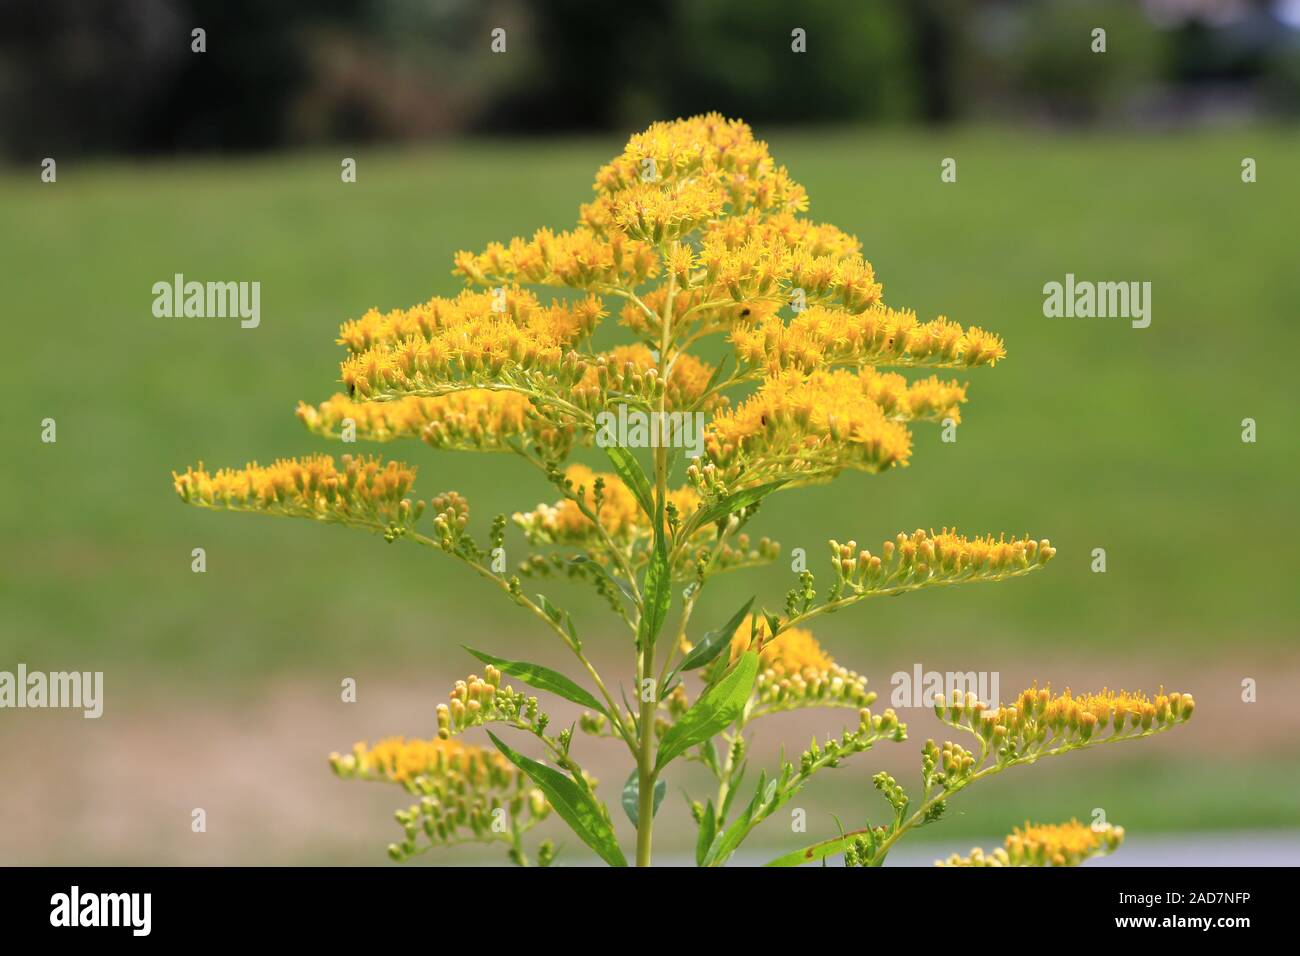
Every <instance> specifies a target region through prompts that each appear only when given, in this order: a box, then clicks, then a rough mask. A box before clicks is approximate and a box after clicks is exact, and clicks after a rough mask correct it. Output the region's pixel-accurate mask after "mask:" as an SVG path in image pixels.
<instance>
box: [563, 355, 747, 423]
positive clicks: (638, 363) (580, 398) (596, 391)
mask: <svg viewBox="0 0 1300 956" xmlns="http://www.w3.org/2000/svg"><path fill="white" fill-rule="evenodd" d="M651 372H653V373H654V375H651V374H650V373H651ZM712 377H713V366H712V365H709V364H708V363H707V362H704V361H701V360H700V359H698V358H696V357H695V356H694V355H691V354H690V353H689V352H681V353H678V355H677V356H676V357H675V359H674V361H673V367H672V371H671V372H669V374H668V382H667V385H666V386H665V389H664V390H665V391H666V392H667V396H666V397H667V406H666V409H667V410H668V411H673V410H686V409H692V410H696V409H695V403H696V402H697V401H698V400H699V398H700V396H702V395H703V394H704V392H705V390H706V389H707V388H708V387H709V382H710V380H711V379H712ZM658 378H659V367H658V363H657V362H656V361H655V357H654V353H653V352H651V351H650V349H649V347H647V346H645V345H642V344H641V343H636V344H634V345H620V346H617V347H615V348H613V349H611V350H610V351H608V352H605V353H604V354H603V355H600V356H597V359H596V362H595V364H592V365H589V366H588V368H587V374H586V375H585V376H584V377H583V379H582V382H581V383H579V384H578V385H577V386H575V387H574V389H573V392H572V393H571V394H572V396H573V400H574V403H575V404H577V405H579V406H582V407H593V406H595V405H596V404H597V402H598V400H599V399H600V397H601V396H608V395H609V394H610V393H612V392H619V393H622V394H623V395H628V396H636V397H640V398H644V399H646V400H647V401H648V400H650V399H651V398H652V397H653V396H654V395H655V394H656V393H655V391H654V390H653V388H651V387H650V383H651V382H652V381H654V380H657V379H658ZM586 392H590V395H588V394H585V393H586ZM725 403H726V397H725V396H722V395H716V394H715V395H712V396H710V397H709V399H708V400H706V401H705V402H703V403H701V405H700V407H699V409H698V410H701V411H711V410H713V409H715V408H718V407H720V406H721V405H723V404H725Z"/></svg>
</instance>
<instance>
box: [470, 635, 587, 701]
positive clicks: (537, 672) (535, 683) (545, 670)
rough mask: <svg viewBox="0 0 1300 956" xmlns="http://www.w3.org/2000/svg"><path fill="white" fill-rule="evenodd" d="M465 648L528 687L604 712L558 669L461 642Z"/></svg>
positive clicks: (485, 662)
mask: <svg viewBox="0 0 1300 956" xmlns="http://www.w3.org/2000/svg"><path fill="white" fill-rule="evenodd" d="M461 647H464V648H465V650H467V651H469V652H470V653H471V654H473V655H474V656H475V657H477V658H478V659H479V660H481V661H482V662H483V663H484V664H491V665H492V666H493V667H495V668H497V669H498V670H499V671H501V672H502V673H503V674H509V675H510V676H511V677H518V678H519V679H520V680H521V681H523V682H524V683H525V684H527V685H528V686H529V687H536V688H537V689H538V690H545V691H550V692H551V693H552V694H555V695H557V696H559V697H563V698H564V699H565V700H571V701H573V702H574V703H575V704H581V705H582V706H583V707H587V708H590V709H591V710H594V711H596V712H597V713H601V714H605V716H606V717H608V716H609V714H608V712H606V710H605V707H604V705H603V704H601V702H600V701H598V700H597V699H596V698H595V697H593V696H592V695H591V694H589V693H587V692H586V691H585V690H583V689H582V688H581V687H579V686H578V685H577V684H575V683H574V682H573V681H571V680H569V678H567V677H565V676H564V675H563V674H561V673H559V672H558V671H553V670H551V669H550V668H549V667H543V666H542V665H541V664H530V663H528V662H527V661H509V660H506V659H505V658H504V657H493V656H492V655H491V654H485V653H484V652H483V651H476V650H474V648H472V647H467V646H466V645H464V644H462V645H461Z"/></svg>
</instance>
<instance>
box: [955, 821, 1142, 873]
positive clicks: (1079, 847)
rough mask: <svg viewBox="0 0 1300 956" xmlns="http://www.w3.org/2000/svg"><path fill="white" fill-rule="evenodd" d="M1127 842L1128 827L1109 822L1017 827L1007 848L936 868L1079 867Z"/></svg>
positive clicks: (975, 851)
mask: <svg viewBox="0 0 1300 956" xmlns="http://www.w3.org/2000/svg"><path fill="white" fill-rule="evenodd" d="M1123 842H1124V828H1123V827H1117V826H1113V825H1112V824H1109V823H1103V824H1094V825H1092V826H1087V825H1085V824H1082V823H1080V822H1079V821H1078V820H1071V821H1070V822H1069V823H1035V824H1031V823H1026V824H1025V825H1024V826H1023V827H1016V829H1015V831H1014V832H1012V833H1011V835H1010V836H1008V837H1007V839H1006V842H1005V844H1004V845H1003V846H1000V847H998V848H997V849H996V850H994V851H993V852H992V853H987V854H986V853H985V852H984V851H983V850H981V849H980V848H979V847H976V848H975V849H973V850H971V853H970V856H965V857H963V856H959V855H957V854H955V853H954V854H953V855H952V856H950V857H949V858H948V859H947V860H936V861H935V865H936V866H978V867H985V866H1078V865H1079V864H1080V863H1083V862H1084V861H1085V860H1088V859H1091V858H1092V857H1096V856H1105V855H1107V854H1109V853H1113V852H1115V850H1117V849H1118V848H1119V846H1120V844H1121V843H1123Z"/></svg>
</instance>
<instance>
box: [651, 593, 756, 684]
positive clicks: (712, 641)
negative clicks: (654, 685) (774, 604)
mask: <svg viewBox="0 0 1300 956" xmlns="http://www.w3.org/2000/svg"><path fill="white" fill-rule="evenodd" d="M753 604H754V599H753V598H750V599H749V600H748V601H746V602H745V606H744V607H742V608H741V609H740V610H739V611H737V612H736V613H735V614H733V615H731V620H729V621H728V622H727V623H726V624H724V625H722V627H721V628H719V629H718V630H716V631H709V632H708V633H707V634H705V635H704V636H703V637H702V638H700V643H698V644H696V645H695V646H694V647H692V648H691V650H690V653H689V654H687V655H686V656H685V657H683V658H682V660H681V663H680V664H678V665H677V666H676V667H675V668H673V672H672V674H671V675H670V676H669V678H668V682H671V681H672V679H673V677H676V676H677V675H678V674H679V673H680V672H682V671H692V670H695V668H697V667H703V666H704V665H705V664H707V663H709V662H710V661H712V660H713V659H714V658H715V657H717V656H718V655H719V654H720V653H721V652H722V649H723V648H724V647H727V646H728V645H729V644H730V643H731V639H732V637H734V636H735V633H736V631H737V629H738V628H739V627H740V622H741V621H743V620H744V619H745V615H746V614H748V613H749V609H750V607H752V606H753Z"/></svg>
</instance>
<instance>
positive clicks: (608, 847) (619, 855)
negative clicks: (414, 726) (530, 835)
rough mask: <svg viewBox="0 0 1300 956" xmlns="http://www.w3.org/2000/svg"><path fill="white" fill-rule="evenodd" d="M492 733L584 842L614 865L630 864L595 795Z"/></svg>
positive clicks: (513, 762)
mask: <svg viewBox="0 0 1300 956" xmlns="http://www.w3.org/2000/svg"><path fill="white" fill-rule="evenodd" d="M488 736H489V737H491V738H492V743H494V744H496V747H497V749H498V750H500V751H501V752H502V753H503V754H505V755H506V759H508V760H509V761H510V762H511V763H512V764H514V765H515V766H516V767H518V768H519V769H520V770H522V771H523V772H524V773H526V774H528V776H529V777H531V778H532V780H533V783H535V784H537V786H538V787H539V788H540V789H541V791H542V793H544V794H545V795H546V799H547V800H548V801H549V802H550V804H551V806H552V807H553V808H554V809H555V812H556V813H558V814H559V815H560V818H561V819H562V820H564V822H565V823H567V824H568V825H569V828H570V829H571V830H573V832H574V833H576V834H577V835H578V838H579V839H581V840H582V842H583V843H585V844H587V846H589V847H591V848H592V849H593V850H595V851H596V855H597V856H599V857H600V858H601V859H602V860H604V861H605V862H606V863H608V864H609V865H610V866H627V859H626V858H625V857H624V856H623V851H622V850H621V849H619V846H618V840H617V839H616V838H615V836H614V829H613V827H611V826H610V825H609V817H608V814H607V813H606V812H605V808H604V807H603V806H602V805H601V804H600V802H599V801H597V800H596V798H595V797H593V796H592V795H591V794H590V793H588V792H586V791H583V790H582V789H580V788H579V787H578V785H577V784H576V783H574V782H573V781H572V780H570V779H569V778H568V777H567V776H565V775H564V774H562V773H561V772H560V771H558V770H556V769H555V768H554V767H548V766H546V764H544V763H538V762H537V761H536V760H533V759H532V758H530V757H525V756H524V755H523V754H521V753H516V752H515V751H514V750H511V749H510V747H509V746H507V745H506V744H505V743H504V742H503V741H502V740H501V739H500V738H498V737H497V735H496V734H494V733H492V731H490V730H489V731H488Z"/></svg>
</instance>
